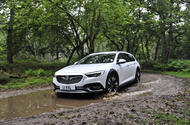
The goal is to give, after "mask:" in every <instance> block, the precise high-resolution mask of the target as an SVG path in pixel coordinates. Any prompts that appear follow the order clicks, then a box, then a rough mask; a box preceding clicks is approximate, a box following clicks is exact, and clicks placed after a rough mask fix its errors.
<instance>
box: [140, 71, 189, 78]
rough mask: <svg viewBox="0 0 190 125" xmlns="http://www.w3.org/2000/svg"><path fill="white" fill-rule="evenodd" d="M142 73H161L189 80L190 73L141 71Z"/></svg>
mask: <svg viewBox="0 0 190 125" xmlns="http://www.w3.org/2000/svg"><path fill="white" fill-rule="evenodd" d="M142 72H148V73H161V74H166V75H171V76H175V77H179V78H190V72H174V71H155V70H142Z"/></svg>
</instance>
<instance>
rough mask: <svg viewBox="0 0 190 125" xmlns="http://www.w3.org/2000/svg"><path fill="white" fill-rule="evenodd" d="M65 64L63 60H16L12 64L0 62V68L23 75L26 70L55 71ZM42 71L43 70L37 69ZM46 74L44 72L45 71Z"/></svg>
mask: <svg viewBox="0 0 190 125" xmlns="http://www.w3.org/2000/svg"><path fill="white" fill-rule="evenodd" d="M64 66H65V63H64V62H61V61H59V62H52V63H49V62H43V61H39V60H37V61H30V60H29V61H28V60H27V61H26V60H25V61H18V62H15V63H14V64H7V63H0V70H3V71H5V72H8V73H11V74H20V75H23V74H24V73H25V72H26V71H27V70H38V69H43V70H44V71H48V72H55V71H56V70H58V69H61V68H63V67H64ZM39 72H43V71H39ZM45 74H46V73H45Z"/></svg>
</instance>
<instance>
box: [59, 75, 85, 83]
mask: <svg viewBox="0 0 190 125" xmlns="http://www.w3.org/2000/svg"><path fill="white" fill-rule="evenodd" d="M82 77H83V76H82V75H64V76H56V78H57V81H58V82H59V83H63V84H74V83H78V82H80V81H81V79H82Z"/></svg>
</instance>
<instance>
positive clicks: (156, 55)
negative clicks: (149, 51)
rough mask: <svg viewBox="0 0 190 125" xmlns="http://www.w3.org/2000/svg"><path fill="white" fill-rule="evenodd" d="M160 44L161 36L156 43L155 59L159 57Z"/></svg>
mask: <svg viewBox="0 0 190 125" xmlns="http://www.w3.org/2000/svg"><path fill="white" fill-rule="evenodd" d="M159 46H160V38H159V39H158V42H157V43H156V48H155V53H154V60H157V58H158V49H159Z"/></svg>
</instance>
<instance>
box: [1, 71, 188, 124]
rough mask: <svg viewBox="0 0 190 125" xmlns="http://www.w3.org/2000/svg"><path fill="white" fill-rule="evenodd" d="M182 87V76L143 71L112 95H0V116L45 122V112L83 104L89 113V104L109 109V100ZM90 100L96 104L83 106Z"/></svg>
mask: <svg viewBox="0 0 190 125" xmlns="http://www.w3.org/2000/svg"><path fill="white" fill-rule="evenodd" d="M185 87H186V83H185V81H184V80H183V79H178V78H175V77H171V76H166V75H160V74H149V73H144V74H142V81H141V83H138V84H131V85H127V86H125V87H123V88H121V89H120V91H119V92H118V94H117V95H114V96H112V95H111V96H110V95H103V96H98V97H97V98H96V97H95V98H91V96H90V97H89V98H88V97H87V98H76V97H77V96H78V95H72V96H73V97H71V98H68V97H67V98H64V97H62V98H57V97H56V96H54V95H52V90H45V91H39V92H34V93H29V94H26V95H19V96H11V97H9V98H5V99H1V100H0V120H1V121H2V123H11V124H12V123H13V122H15V124H16V123H18V124H29V123H30V124H32V123H33V122H32V121H33V119H35V120H34V121H40V122H39V123H44V122H45V121H47V122H48V121H49V118H48V117H49V115H48V114H47V115H46V112H54V113H55V112H60V111H61V112H64V111H65V112H75V110H79V109H80V107H81V106H82V109H85V110H86V113H87V112H88V113H89V112H91V110H92V109H93V108H90V107H91V106H92V107H93V106H95V109H96V108H98V107H99V106H98V105H101V106H102V107H104V108H105V109H104V110H106V111H107V110H108V109H112V107H110V106H111V103H112V102H114V104H116V102H118V101H119V102H120V101H121V102H125V103H126V101H131V100H132V101H133V103H135V102H134V101H135V100H136V98H138V97H139V96H140V98H143V97H144V96H146V95H151V96H153V97H154V96H155V97H157V96H167V95H172V96H173V95H177V94H178V93H180V92H183V91H184V90H185ZM20 94H22V91H20ZM110 100H111V101H110ZM100 102H103V103H100ZM91 103H99V104H93V105H90V106H86V105H89V104H91ZM109 103H110V104H109ZM108 104H109V105H108ZM106 105H107V106H106ZM2 106H4V107H2ZM77 107H79V108H77ZM118 108H119V107H118ZM120 108H122V107H120ZM88 109H89V110H88ZM93 110H94V109H93ZM97 110H98V109H97ZM104 110H102V112H104ZM119 110H120V109H119ZM121 110H122V109H121ZM92 112H93V111H92ZM100 112H101V111H100ZM41 113H45V114H44V115H40V116H32V117H27V118H26V119H27V121H26V120H25V118H21V119H20V118H17V119H12V120H8V121H7V122H6V119H10V118H15V117H25V116H30V115H36V114H41ZM54 113H53V114H54ZM55 114H56V113H55ZM82 114H84V115H85V111H83V113H82ZM90 114H91V113H90ZM86 115H87V114H86ZM94 115H95V114H94ZM84 117H85V116H84ZM96 117H97V116H96ZM100 117H101V116H100ZM92 119H93V118H92ZM4 120H5V121H4ZM43 121H44V122H43ZM49 122H50V121H49ZM49 122H48V123H49Z"/></svg>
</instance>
